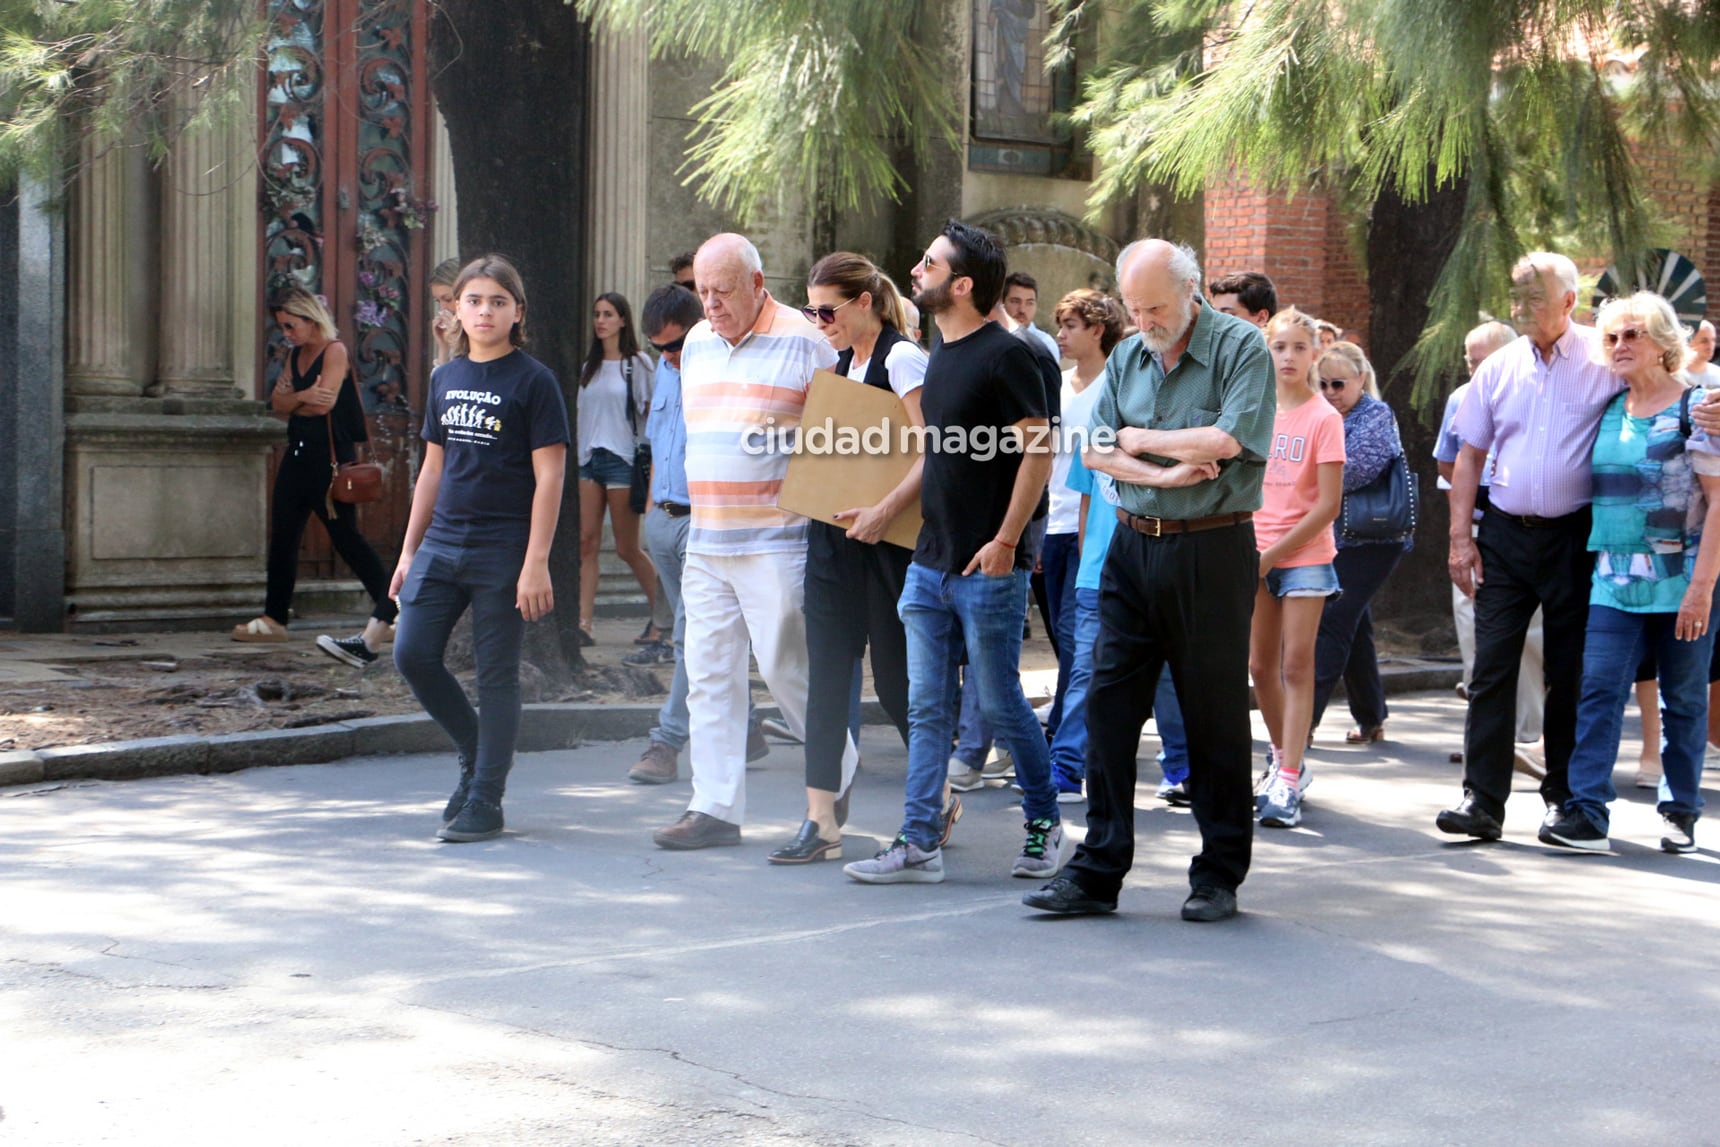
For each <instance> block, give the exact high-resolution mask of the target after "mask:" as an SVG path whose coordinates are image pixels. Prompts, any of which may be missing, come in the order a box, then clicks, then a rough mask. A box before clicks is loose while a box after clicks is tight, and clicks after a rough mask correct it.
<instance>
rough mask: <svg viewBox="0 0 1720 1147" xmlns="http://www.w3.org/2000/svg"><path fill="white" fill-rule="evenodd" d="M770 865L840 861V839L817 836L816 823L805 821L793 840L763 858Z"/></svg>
mask: <svg viewBox="0 0 1720 1147" xmlns="http://www.w3.org/2000/svg"><path fill="white" fill-rule="evenodd" d="M765 859H766V860H768V861H770V862H771V863H772V864H811V863H812V862H813V861H815V860H841V859H842V839H841V838H840V837H838V838H837V839H835V840H825V839H823V838H822V837H820V836H819V835H818V822H817V821H815V820H809V821H805V822H803V823H802V824H801V826H800V832H799V833H797V834H796V835H795V838H794V839H793V840H791V841H789V842H788V843H787V844H785V845H783V846H782V847H781V848H779V849H777V850H776V851H775V852H773V853H771V854H770V855H769V856H767V857H765Z"/></svg>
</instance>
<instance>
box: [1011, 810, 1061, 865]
mask: <svg viewBox="0 0 1720 1147" xmlns="http://www.w3.org/2000/svg"><path fill="white" fill-rule="evenodd" d="M1073 855H1075V842H1074V841H1072V840H1070V839H1069V838H1068V837H1067V836H1065V835H1064V833H1063V826H1062V825H1061V824H1059V823H1057V822H1055V821H1052V820H1049V819H1047V818H1045V817H1040V818H1039V819H1038V820H1030V821H1028V822H1027V841H1026V843H1025V844H1023V845H1022V846H1021V855H1020V856H1017V857H1016V858H1015V867H1014V868H1011V869H1010V870H1009V874H1010V875H1011V876H1026V877H1031V878H1033V879H1036V880H1046V879H1049V878H1050V877H1053V876H1056V875H1057V874H1058V873H1059V872H1061V871H1062V870H1063V866H1064V865H1065V864H1067V863H1069V858H1070V857H1071V856H1073Z"/></svg>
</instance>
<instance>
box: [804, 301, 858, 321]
mask: <svg viewBox="0 0 1720 1147" xmlns="http://www.w3.org/2000/svg"><path fill="white" fill-rule="evenodd" d="M859 297H860V296H859V295H855V296H854V299H857V298H859ZM854 299H849V300H847V302H842V303H837V304H836V305H835V306H834V307H801V308H800V313H801V314H803V315H805V316H806V321H807V322H809V323H833V322H835V321H836V312H837V311H840V310H841V309H842V308H843V307H846V306H847V305H848V303H852V302H853V301H854Z"/></svg>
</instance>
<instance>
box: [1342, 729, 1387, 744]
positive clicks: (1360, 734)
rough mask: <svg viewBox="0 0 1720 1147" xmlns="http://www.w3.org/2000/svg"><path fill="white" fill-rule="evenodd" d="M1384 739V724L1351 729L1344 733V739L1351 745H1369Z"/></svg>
mask: <svg viewBox="0 0 1720 1147" xmlns="http://www.w3.org/2000/svg"><path fill="white" fill-rule="evenodd" d="M1385 739H1386V727H1385V725H1384V724H1379V725H1375V726H1374V727H1373V728H1371V729H1351V730H1350V731H1349V732H1348V733H1345V734H1344V740H1345V741H1347V742H1349V743H1350V744H1352V745H1371V744H1373V743H1374V742H1376V741H1383V740H1385Z"/></svg>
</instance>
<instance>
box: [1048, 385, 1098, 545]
mask: <svg viewBox="0 0 1720 1147" xmlns="http://www.w3.org/2000/svg"><path fill="white" fill-rule="evenodd" d="M1102 381H1103V378H1102V377H1101V378H1095V379H1094V380H1093V381H1092V382H1089V383H1088V384H1087V389H1086V390H1083V391H1082V392H1081V393H1079V394H1077V393H1075V368H1074V367H1070V368H1069V369H1068V370H1066V371H1064V372H1063V397H1062V399H1061V405H1062V407H1063V413H1062V421H1061V427H1062V430H1063V433H1062V434H1060V435H1059V437H1058V441H1059V444H1060V445H1061V444H1062V443H1063V442H1065V441H1067V440H1068V437H1067V435H1068V431H1070V430H1072V429H1074V428H1076V427H1082V426H1086V425H1087V424H1088V423H1089V422H1091V421H1092V419H1093V406H1094V404H1095V403H1097V402H1098V401H1099V390H1100V383H1101V382H1102ZM1068 483H1069V454H1068V453H1067V452H1066V451H1064V450H1061V449H1060V450H1058V452H1057V454H1056V455H1055V456H1053V458H1052V459H1051V510H1050V512H1049V513H1048V514H1047V515H1046V520H1045V532H1046V533H1047V534H1078V533H1080V532H1081V495H1079V494H1077V493H1076V492H1075V491H1073V490H1071V489H1070V488H1069V485H1068Z"/></svg>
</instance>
